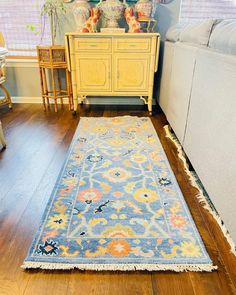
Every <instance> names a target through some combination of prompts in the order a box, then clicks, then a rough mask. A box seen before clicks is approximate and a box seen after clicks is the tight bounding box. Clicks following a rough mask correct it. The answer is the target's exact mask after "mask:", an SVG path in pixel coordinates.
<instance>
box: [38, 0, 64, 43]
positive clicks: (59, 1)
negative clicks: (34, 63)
mask: <svg viewBox="0 0 236 295" xmlns="http://www.w3.org/2000/svg"><path fill="white" fill-rule="evenodd" d="M65 13H66V8H65V4H64V1H63V0H45V2H44V4H43V6H42V8H41V13H40V15H41V17H43V18H44V20H43V23H44V26H45V17H46V16H47V17H48V18H49V23H50V30H51V40H52V45H55V40H56V35H57V30H58V27H59V24H60V15H61V14H65ZM43 30H44V28H43Z"/></svg>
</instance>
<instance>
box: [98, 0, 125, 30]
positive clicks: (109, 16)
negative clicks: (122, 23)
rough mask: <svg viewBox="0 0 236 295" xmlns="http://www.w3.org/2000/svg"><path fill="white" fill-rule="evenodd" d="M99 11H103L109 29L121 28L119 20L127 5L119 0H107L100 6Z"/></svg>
mask: <svg viewBox="0 0 236 295" xmlns="http://www.w3.org/2000/svg"><path fill="white" fill-rule="evenodd" d="M98 7H99V9H100V10H101V11H102V13H103V15H104V17H105V19H106V21H107V22H106V27H107V28H119V25H118V22H117V21H118V19H119V18H120V17H121V14H122V12H123V10H124V8H125V5H124V4H123V3H121V2H120V1H119V0H106V1H101V2H100V3H99V4H98Z"/></svg>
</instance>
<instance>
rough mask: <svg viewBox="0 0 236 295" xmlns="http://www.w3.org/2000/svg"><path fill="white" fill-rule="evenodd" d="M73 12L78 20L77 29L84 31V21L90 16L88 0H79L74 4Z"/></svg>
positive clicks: (76, 20)
mask: <svg viewBox="0 0 236 295" xmlns="http://www.w3.org/2000/svg"><path fill="white" fill-rule="evenodd" d="M73 14H74V18H75V22H76V30H77V31H78V32H82V29H83V26H84V23H85V22H86V20H87V19H88V18H89V16H90V5H89V3H88V0H77V1H76V2H75V4H74V6H73Z"/></svg>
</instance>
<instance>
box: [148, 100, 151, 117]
mask: <svg viewBox="0 0 236 295" xmlns="http://www.w3.org/2000/svg"><path fill="white" fill-rule="evenodd" d="M148 111H149V115H150V116H152V96H148Z"/></svg>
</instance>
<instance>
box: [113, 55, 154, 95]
mask: <svg viewBox="0 0 236 295" xmlns="http://www.w3.org/2000/svg"><path fill="white" fill-rule="evenodd" d="M113 68H114V74H115V79H114V81H113V82H114V91H128V92H134V91H148V78H149V55H147V54H144V55H141V54H139V55H138V54H116V55H115V57H114V67H113Z"/></svg>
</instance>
